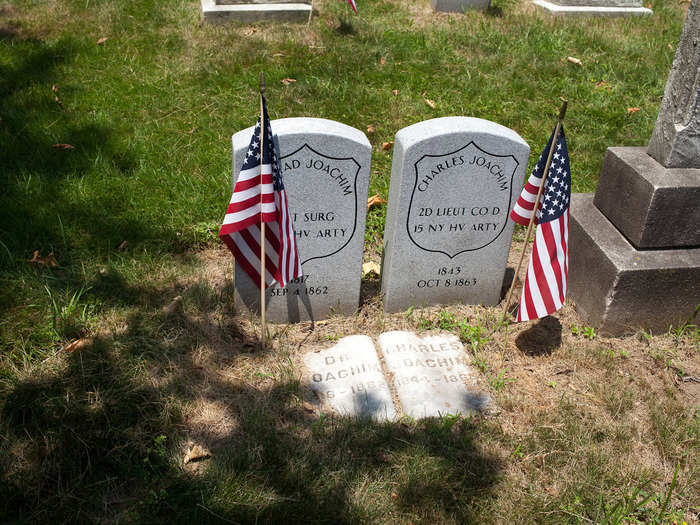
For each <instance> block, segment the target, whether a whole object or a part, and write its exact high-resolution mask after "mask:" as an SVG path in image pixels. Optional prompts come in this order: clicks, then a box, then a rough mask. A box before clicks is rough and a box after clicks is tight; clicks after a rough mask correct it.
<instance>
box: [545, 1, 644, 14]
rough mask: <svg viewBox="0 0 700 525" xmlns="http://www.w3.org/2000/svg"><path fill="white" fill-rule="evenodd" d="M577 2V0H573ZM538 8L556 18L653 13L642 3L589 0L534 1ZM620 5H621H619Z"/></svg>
mask: <svg viewBox="0 0 700 525" xmlns="http://www.w3.org/2000/svg"><path fill="white" fill-rule="evenodd" d="M573 1H576V0H572V2H573ZM532 3H533V4H535V5H536V6H538V7H540V8H542V9H544V10H545V11H547V12H548V13H549V14H551V15H555V16H605V17H616V16H632V15H651V14H653V11H652V10H651V9H647V8H646V7H641V2H608V1H605V0H602V1H600V2H599V1H597V0H589V1H584V2H582V3H580V4H579V3H575V4H574V3H566V4H564V3H562V2H559V3H555V2H554V1H547V0H533V2H532ZM617 4H619V5H617Z"/></svg>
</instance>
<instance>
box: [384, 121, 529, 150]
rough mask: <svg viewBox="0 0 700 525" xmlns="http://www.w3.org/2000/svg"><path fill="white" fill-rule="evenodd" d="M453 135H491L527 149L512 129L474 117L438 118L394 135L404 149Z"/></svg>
mask: <svg viewBox="0 0 700 525" xmlns="http://www.w3.org/2000/svg"><path fill="white" fill-rule="evenodd" d="M453 133H460V134H461V133H479V134H483V135H493V136H497V137H502V138H504V139H508V140H511V141H513V142H518V143H521V144H522V145H524V146H525V147H528V149H529V146H528V145H527V142H525V140H524V139H523V138H522V137H521V136H520V135H518V134H517V133H516V132H515V131H513V130H512V129H510V128H507V127H505V126H502V125H501V124H496V123H495V122H491V121H490V120H484V119H481V118H476V117H439V118H434V119H430V120H424V121H422V122H418V123H416V124H412V125H411V126H407V127H405V128H403V129H402V130H400V131H399V132H398V133H397V134H396V141H397V142H401V144H402V145H403V147H404V148H409V147H411V146H413V145H414V144H417V143H419V142H422V141H423V140H425V139H427V138H431V137H434V136H436V135H449V134H453Z"/></svg>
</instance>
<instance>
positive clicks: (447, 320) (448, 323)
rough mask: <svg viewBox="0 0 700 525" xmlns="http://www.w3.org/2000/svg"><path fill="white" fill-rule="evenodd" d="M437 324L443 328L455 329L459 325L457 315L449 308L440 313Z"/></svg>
mask: <svg viewBox="0 0 700 525" xmlns="http://www.w3.org/2000/svg"><path fill="white" fill-rule="evenodd" d="M437 326H438V327H439V328H441V329H443V330H454V329H455V328H456V327H457V319H456V318H455V315H454V314H453V313H451V312H448V311H447V310H443V311H442V312H440V313H439V314H438V318H437Z"/></svg>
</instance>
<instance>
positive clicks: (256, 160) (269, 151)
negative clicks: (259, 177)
mask: <svg viewBox="0 0 700 525" xmlns="http://www.w3.org/2000/svg"><path fill="white" fill-rule="evenodd" d="M262 100H263V115H264V116H265V123H264V125H263V127H264V128H265V133H264V137H265V141H264V142H265V143H264V144H263V145H264V151H262V164H270V165H271V166H272V181H273V184H274V189H275V191H282V190H283V189H284V185H283V184H282V177H281V175H280V170H279V162H278V161H277V154H276V153H275V146H274V142H273V140H272V128H271V126H270V117H269V115H268V114H267V104H266V103H265V97H263V99H262ZM260 155H261V151H260V117H258V121H257V122H256V124H255V129H254V131H253V138H252V139H251V140H250V144H249V146H248V151H247V152H246V154H245V160H244V162H243V166H242V167H241V170H248V169H251V168H254V167H256V166H257V165H259V164H260V163H261V162H260Z"/></svg>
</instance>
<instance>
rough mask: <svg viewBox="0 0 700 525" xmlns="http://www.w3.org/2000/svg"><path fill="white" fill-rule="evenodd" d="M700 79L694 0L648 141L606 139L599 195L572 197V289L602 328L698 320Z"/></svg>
mask: <svg viewBox="0 0 700 525" xmlns="http://www.w3.org/2000/svg"><path fill="white" fill-rule="evenodd" d="M699 83H700V0H693V2H692V3H691V5H690V7H689V9H688V15H687V18H686V22H685V27H684V29H683V35H682V37H681V41H680V44H679V45H678V50H677V52H676V57H675V59H674V61H673V68H672V69H671V74H670V75H669V78H668V82H667V84H666V90H665V92H664V98H663V101H662V103H661V110H660V111H659V117H658V119H657V122H656V127H655V129H654V134H653V135H652V138H651V141H650V143H649V148H648V150H645V148H634V147H632V148H609V149H608V151H607V153H606V155H605V159H604V161H603V168H602V171H601V175H600V180H599V182H598V187H597V189H596V192H595V197H593V195H590V194H574V195H573V196H572V199H571V227H570V247H571V251H570V266H569V293H570V296H571V297H572V298H573V299H574V300H575V301H576V307H577V309H578V311H579V312H580V313H581V315H583V316H584V317H585V318H586V320H587V321H588V322H589V323H591V324H594V325H596V326H598V327H599V328H600V329H601V331H603V332H607V333H611V334H621V333H625V332H631V331H635V330H636V329H639V328H647V329H651V330H655V331H666V330H668V328H669V325H680V324H682V323H685V322H686V321H688V320H690V321H691V322H697V321H693V320H692V316H693V313H694V312H696V307H697V306H698V305H699V304H700V227H699V225H700V93H698V84H699ZM591 268H595V269H596V272H595V275H591V272H590V269H591Z"/></svg>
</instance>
